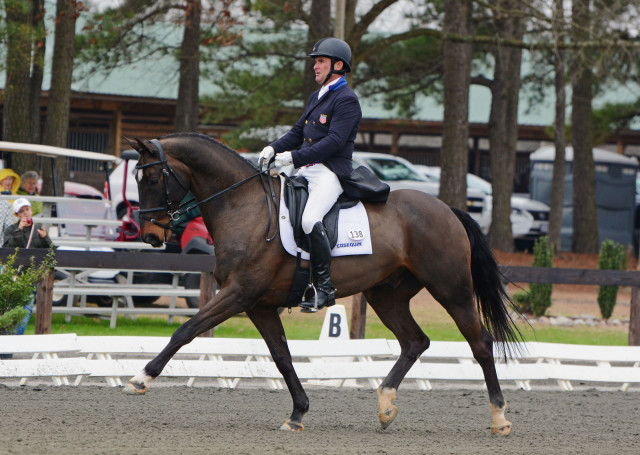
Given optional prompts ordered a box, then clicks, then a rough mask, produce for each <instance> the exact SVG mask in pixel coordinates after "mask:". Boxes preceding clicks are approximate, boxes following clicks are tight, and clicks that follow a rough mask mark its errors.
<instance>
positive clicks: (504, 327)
mask: <svg viewBox="0 0 640 455" xmlns="http://www.w3.org/2000/svg"><path fill="white" fill-rule="evenodd" d="M451 210H452V211H453V213H455V215H456V216H457V217H458V219H459V220H460V222H461V223H462V225H463V226H464V228H465V230H466V231H467V235H468V236H469V242H470V244H471V277H472V279H473V292H474V294H475V296H476V300H477V302H478V310H479V311H480V314H482V319H483V321H484V325H485V327H486V328H487V330H488V331H489V333H490V334H491V336H493V339H494V340H495V341H497V342H499V343H500V344H499V345H498V350H499V352H500V353H501V354H503V355H504V357H505V358H506V357H512V356H513V355H514V354H517V353H518V352H520V350H521V349H520V342H521V341H522V334H521V333H520V330H518V327H517V326H516V324H515V322H514V321H513V318H512V317H511V315H510V314H509V310H510V309H511V310H513V311H515V312H516V313H518V314H520V312H519V311H518V309H517V307H516V306H515V305H514V304H513V301H512V300H511V298H510V297H509V295H508V294H507V292H506V291H505V289H504V286H503V284H502V283H503V282H508V281H509V280H508V279H506V278H505V277H504V275H503V274H502V272H500V269H499V268H498V263H497V261H496V259H495V257H494V256H493V252H492V251H491V248H490V247H489V242H488V241H487V239H486V237H485V235H484V234H483V233H482V230H481V229H480V226H479V225H478V223H476V221H475V220H474V219H473V218H471V216H470V215H469V214H468V213H467V212H464V211H462V210H460V209H457V208H455V207H451Z"/></svg>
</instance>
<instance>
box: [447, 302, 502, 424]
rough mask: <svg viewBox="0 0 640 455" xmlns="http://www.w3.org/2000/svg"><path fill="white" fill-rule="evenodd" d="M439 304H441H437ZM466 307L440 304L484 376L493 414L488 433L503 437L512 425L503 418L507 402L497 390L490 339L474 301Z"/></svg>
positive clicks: (498, 383) (491, 339) (497, 382)
mask: <svg viewBox="0 0 640 455" xmlns="http://www.w3.org/2000/svg"><path fill="white" fill-rule="evenodd" d="M440 302H441V303H442V301H440ZM467 302H468V305H466V306H464V307H461V306H459V305H449V304H445V303H443V304H442V305H443V306H444V307H445V309H446V310H447V312H448V313H449V314H450V315H451V317H452V318H453V320H454V321H455V323H456V325H457V326H458V329H459V330H460V333H462V335H463V336H464V338H465V339H466V340H467V342H468V343H469V346H470V347H471V351H472V352H473V357H474V358H475V359H476V360H477V361H478V364H479V365H480V367H481V368H482V373H483V374H484V380H485V383H486V385H487V391H488V392H489V407H490V409H491V413H492V421H491V433H492V434H499V435H501V436H506V435H508V434H509V433H511V428H512V424H511V422H509V421H508V420H507V419H506V418H505V416H504V413H505V410H506V409H507V403H506V401H505V399H504V397H503V395H502V390H501V389H500V382H499V381H498V374H497V373H496V365H495V360H494V358H493V337H492V336H491V334H490V333H489V332H488V331H487V329H486V328H485V327H484V325H483V324H482V322H481V320H480V315H479V314H478V311H477V309H476V306H475V303H474V301H473V299H472V298H471V297H470V298H468V299H467Z"/></svg>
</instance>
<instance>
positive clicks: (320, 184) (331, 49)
mask: <svg viewBox="0 0 640 455" xmlns="http://www.w3.org/2000/svg"><path fill="white" fill-rule="evenodd" d="M309 57H312V58H314V59H315V65H314V66H313V71H314V72H315V80H316V82H317V83H318V84H320V86H321V87H320V89H319V90H318V91H315V92H313V93H312V94H311V96H310V97H309V100H308V101H307V106H306V108H305V110H304V113H303V114H302V117H300V119H299V120H298V121H297V123H296V124H295V125H294V126H293V128H291V130H290V131H289V132H287V133H286V134H285V135H284V136H283V137H281V138H280V139H278V140H277V141H275V142H273V143H272V144H270V145H268V146H267V147H265V148H264V149H263V150H262V152H261V153H260V158H261V159H263V160H269V159H271V157H272V156H274V154H275V156H276V165H277V166H286V165H289V164H292V163H293V165H294V166H295V167H296V168H297V169H299V171H298V175H301V176H303V177H304V178H306V179H307V181H308V182H309V199H308V202H307V205H306V207H305V209H304V212H303V214H302V229H303V231H304V232H305V234H307V236H308V239H309V243H310V251H309V254H310V260H311V266H312V269H313V271H314V273H315V277H316V284H317V291H318V309H319V308H322V307H324V306H331V305H334V304H335V289H334V287H333V285H332V284H331V276H330V266H331V247H330V245H329V240H328V238H327V233H326V231H325V227H324V224H323V223H322V219H323V218H324V216H325V215H326V214H327V212H328V211H329V210H330V209H331V207H332V206H333V205H334V204H335V202H336V201H337V200H338V197H339V196H340V194H342V192H343V189H342V186H341V184H340V179H339V178H343V177H345V178H346V177H348V176H349V175H350V174H351V173H352V171H353V166H352V154H353V146H354V141H355V138H356V134H357V132H358V127H359V125H360V119H361V118H362V110H361V109H360V102H359V101H358V97H357V96H356V94H355V93H354V92H353V90H351V88H350V87H349V85H347V79H346V77H345V74H346V73H348V72H350V71H351V48H350V47H349V45H348V44H347V43H345V42H344V41H342V40H340V39H337V38H323V39H321V40H320V41H318V42H317V43H316V44H315V46H313V50H312V51H311V53H310V54H309ZM289 150H292V151H289ZM301 306H302V307H303V311H304V310H305V309H307V310H310V309H312V308H314V304H312V303H306V302H303V303H301Z"/></svg>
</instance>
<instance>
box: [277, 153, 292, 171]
mask: <svg viewBox="0 0 640 455" xmlns="http://www.w3.org/2000/svg"><path fill="white" fill-rule="evenodd" d="M290 164H293V157H292V156H291V152H282V153H278V154H277V155H276V166H277V167H282V166H288V165H290Z"/></svg>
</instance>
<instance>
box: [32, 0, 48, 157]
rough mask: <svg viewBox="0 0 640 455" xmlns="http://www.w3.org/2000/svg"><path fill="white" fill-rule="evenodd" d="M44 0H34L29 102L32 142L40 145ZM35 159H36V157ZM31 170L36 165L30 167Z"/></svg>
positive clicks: (45, 42)
mask: <svg viewBox="0 0 640 455" xmlns="http://www.w3.org/2000/svg"><path fill="white" fill-rule="evenodd" d="M44 15H45V10H44V0H33V64H32V67H31V68H32V70H31V84H30V86H31V90H30V95H29V96H30V102H29V118H30V119H31V121H30V128H29V129H30V136H31V140H30V142H32V143H34V144H39V143H40V140H41V137H40V134H41V131H40V122H41V119H40V99H41V98H42V97H41V92H42V79H43V78H44V56H45V51H46V48H47V47H46V44H47V31H46V29H45V25H44ZM34 158H35V157H34ZM30 167H31V168H33V167H35V165H32V166H30Z"/></svg>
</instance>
